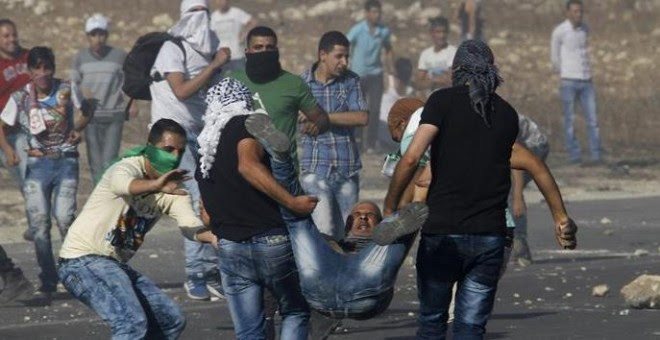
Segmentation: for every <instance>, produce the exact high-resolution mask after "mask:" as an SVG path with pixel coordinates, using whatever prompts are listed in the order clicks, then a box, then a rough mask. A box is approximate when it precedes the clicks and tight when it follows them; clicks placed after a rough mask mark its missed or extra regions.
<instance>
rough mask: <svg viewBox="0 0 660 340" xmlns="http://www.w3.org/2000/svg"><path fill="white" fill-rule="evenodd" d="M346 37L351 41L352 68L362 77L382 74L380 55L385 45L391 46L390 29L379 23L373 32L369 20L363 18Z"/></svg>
mask: <svg viewBox="0 0 660 340" xmlns="http://www.w3.org/2000/svg"><path fill="white" fill-rule="evenodd" d="M346 37H347V38H348V41H350V43H351V65H350V66H351V70H353V72H355V73H357V74H358V75H359V76H360V77H364V76H372V75H379V74H382V73H383V64H382V63H381V61H380V55H381V51H382V50H383V47H387V48H389V47H390V29H389V28H387V27H386V26H385V25H383V24H381V23H379V24H378V25H377V26H376V27H375V29H374V32H373V34H372V33H371V32H369V24H367V21H366V20H362V21H360V22H358V23H357V24H355V26H353V27H352V28H351V29H350V30H349V31H348V33H347V34H346Z"/></svg>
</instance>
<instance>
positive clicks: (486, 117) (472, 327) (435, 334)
mask: <svg viewBox="0 0 660 340" xmlns="http://www.w3.org/2000/svg"><path fill="white" fill-rule="evenodd" d="M494 61H495V60H494V56H493V54H492V51H491V50H490V48H489V47H488V46H487V45H486V44H485V43H483V42H480V41H477V40H468V41H465V42H463V43H462V44H461V46H459V48H458V50H457V52H456V56H455V58H454V63H453V67H452V72H453V73H452V79H453V85H454V87H451V88H448V89H443V90H438V91H436V92H434V93H433V94H432V95H431V97H430V98H429V100H428V101H427V103H426V105H425V107H424V111H423V112H422V115H421V120H420V125H419V128H418V129H417V132H416V133H415V136H414V137H413V140H412V142H411V144H410V146H409V147H408V150H407V151H406V153H405V154H404V155H403V158H402V159H401V161H400V162H399V163H398V164H397V167H396V169H395V171H394V175H393V177H392V182H391V183H390V188H389V190H388V193H387V196H386V198H385V215H386V216H387V215H389V214H390V213H392V211H394V210H395V209H396V206H397V204H398V202H399V199H400V197H401V194H402V192H403V191H404V189H405V187H406V185H407V184H408V183H409V182H410V180H411V179H412V177H413V175H414V173H415V170H416V168H417V165H418V162H419V160H420V158H421V157H422V155H423V154H424V152H425V151H426V149H427V148H428V147H429V145H430V146H431V172H432V179H431V184H430V187H429V193H428V200H427V203H428V205H429V207H430V215H429V218H428V220H427V221H426V223H425V224H424V226H423V227H422V238H421V241H420V245H419V250H418V253H417V285H418V295H419V300H420V314H419V318H418V324H419V329H418V331H417V337H418V338H420V339H444V338H445V333H446V329H447V324H446V323H447V317H448V307H449V303H450V301H451V290H452V286H453V284H454V283H455V282H457V283H458V289H457V292H456V311H455V319H454V323H453V331H454V332H453V334H454V337H456V338H461V339H483V336H484V334H485V331H486V323H487V322H488V319H489V317H490V313H491V311H492V308H493V304H494V301H495V292H496V289H497V282H498V279H499V274H500V270H501V267H502V265H503V257H504V247H505V235H506V220H505V208H506V201H507V194H508V192H509V189H510V169H511V168H515V169H524V170H527V171H529V172H530V173H531V174H532V176H533V177H534V179H535V181H536V183H537V184H538V186H539V189H540V190H541V192H542V193H543V194H544V196H545V198H546V201H547V202H548V205H549V207H550V210H551V212H552V216H553V219H554V221H555V226H556V236H557V240H558V241H559V244H560V245H561V246H562V247H564V248H569V249H573V248H575V246H576V239H575V232H576V230H577V228H576V226H575V224H574V223H573V221H572V220H571V219H569V217H568V215H567V213H566V209H565V208H564V204H563V201H562V199H561V194H560V193H559V189H558V188H557V184H556V183H555V181H554V179H553V177H552V175H551V174H550V172H549V170H548V169H547V167H546V166H545V164H544V163H543V162H542V161H540V160H539V159H538V158H536V157H535V156H533V155H532V154H531V153H530V152H529V151H528V150H527V149H526V148H525V147H523V146H521V145H519V144H514V142H515V139H516V136H517V134H518V117H517V114H516V111H515V110H514V109H513V108H512V107H511V106H510V105H509V104H508V103H507V102H506V101H505V100H504V99H502V98H501V97H499V96H498V95H497V94H496V93H495V90H496V88H497V86H498V85H499V83H500V81H501V79H500V78H499V75H498V73H497V68H496V67H495V64H494Z"/></svg>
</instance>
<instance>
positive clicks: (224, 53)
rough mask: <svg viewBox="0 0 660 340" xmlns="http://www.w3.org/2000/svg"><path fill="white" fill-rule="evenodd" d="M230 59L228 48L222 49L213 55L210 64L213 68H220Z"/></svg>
mask: <svg viewBox="0 0 660 340" xmlns="http://www.w3.org/2000/svg"><path fill="white" fill-rule="evenodd" d="M230 59H231V50H230V49H229V47H222V48H220V49H219V50H218V52H216V53H215V57H214V58H213V61H212V62H211V65H213V67H215V68H221V67H222V65H224V64H226V63H227V62H228V61H229V60H230Z"/></svg>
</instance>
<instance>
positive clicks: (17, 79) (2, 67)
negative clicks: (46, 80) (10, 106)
mask: <svg viewBox="0 0 660 340" xmlns="http://www.w3.org/2000/svg"><path fill="white" fill-rule="evenodd" d="M27 57H28V50H22V51H21V54H20V55H19V56H18V58H14V59H4V58H0V111H2V109H3V108H4V107H5V105H6V104H7V101H8V100H9V96H10V95H11V94H12V93H14V91H17V90H20V89H21V88H23V86H25V85H26V84H27V83H28V82H30V72H29V71H28V67H27Z"/></svg>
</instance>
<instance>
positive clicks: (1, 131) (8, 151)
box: [0, 121, 20, 166]
mask: <svg viewBox="0 0 660 340" xmlns="http://www.w3.org/2000/svg"><path fill="white" fill-rule="evenodd" d="M5 125H6V124H5V122H3V121H0V149H2V152H4V154H5V157H6V158H7V165H9V166H14V165H17V164H18V163H19V162H20V159H19V157H18V154H17V153H16V150H14V148H13V147H12V146H11V144H9V141H8V140H7V134H6V133H5Z"/></svg>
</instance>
